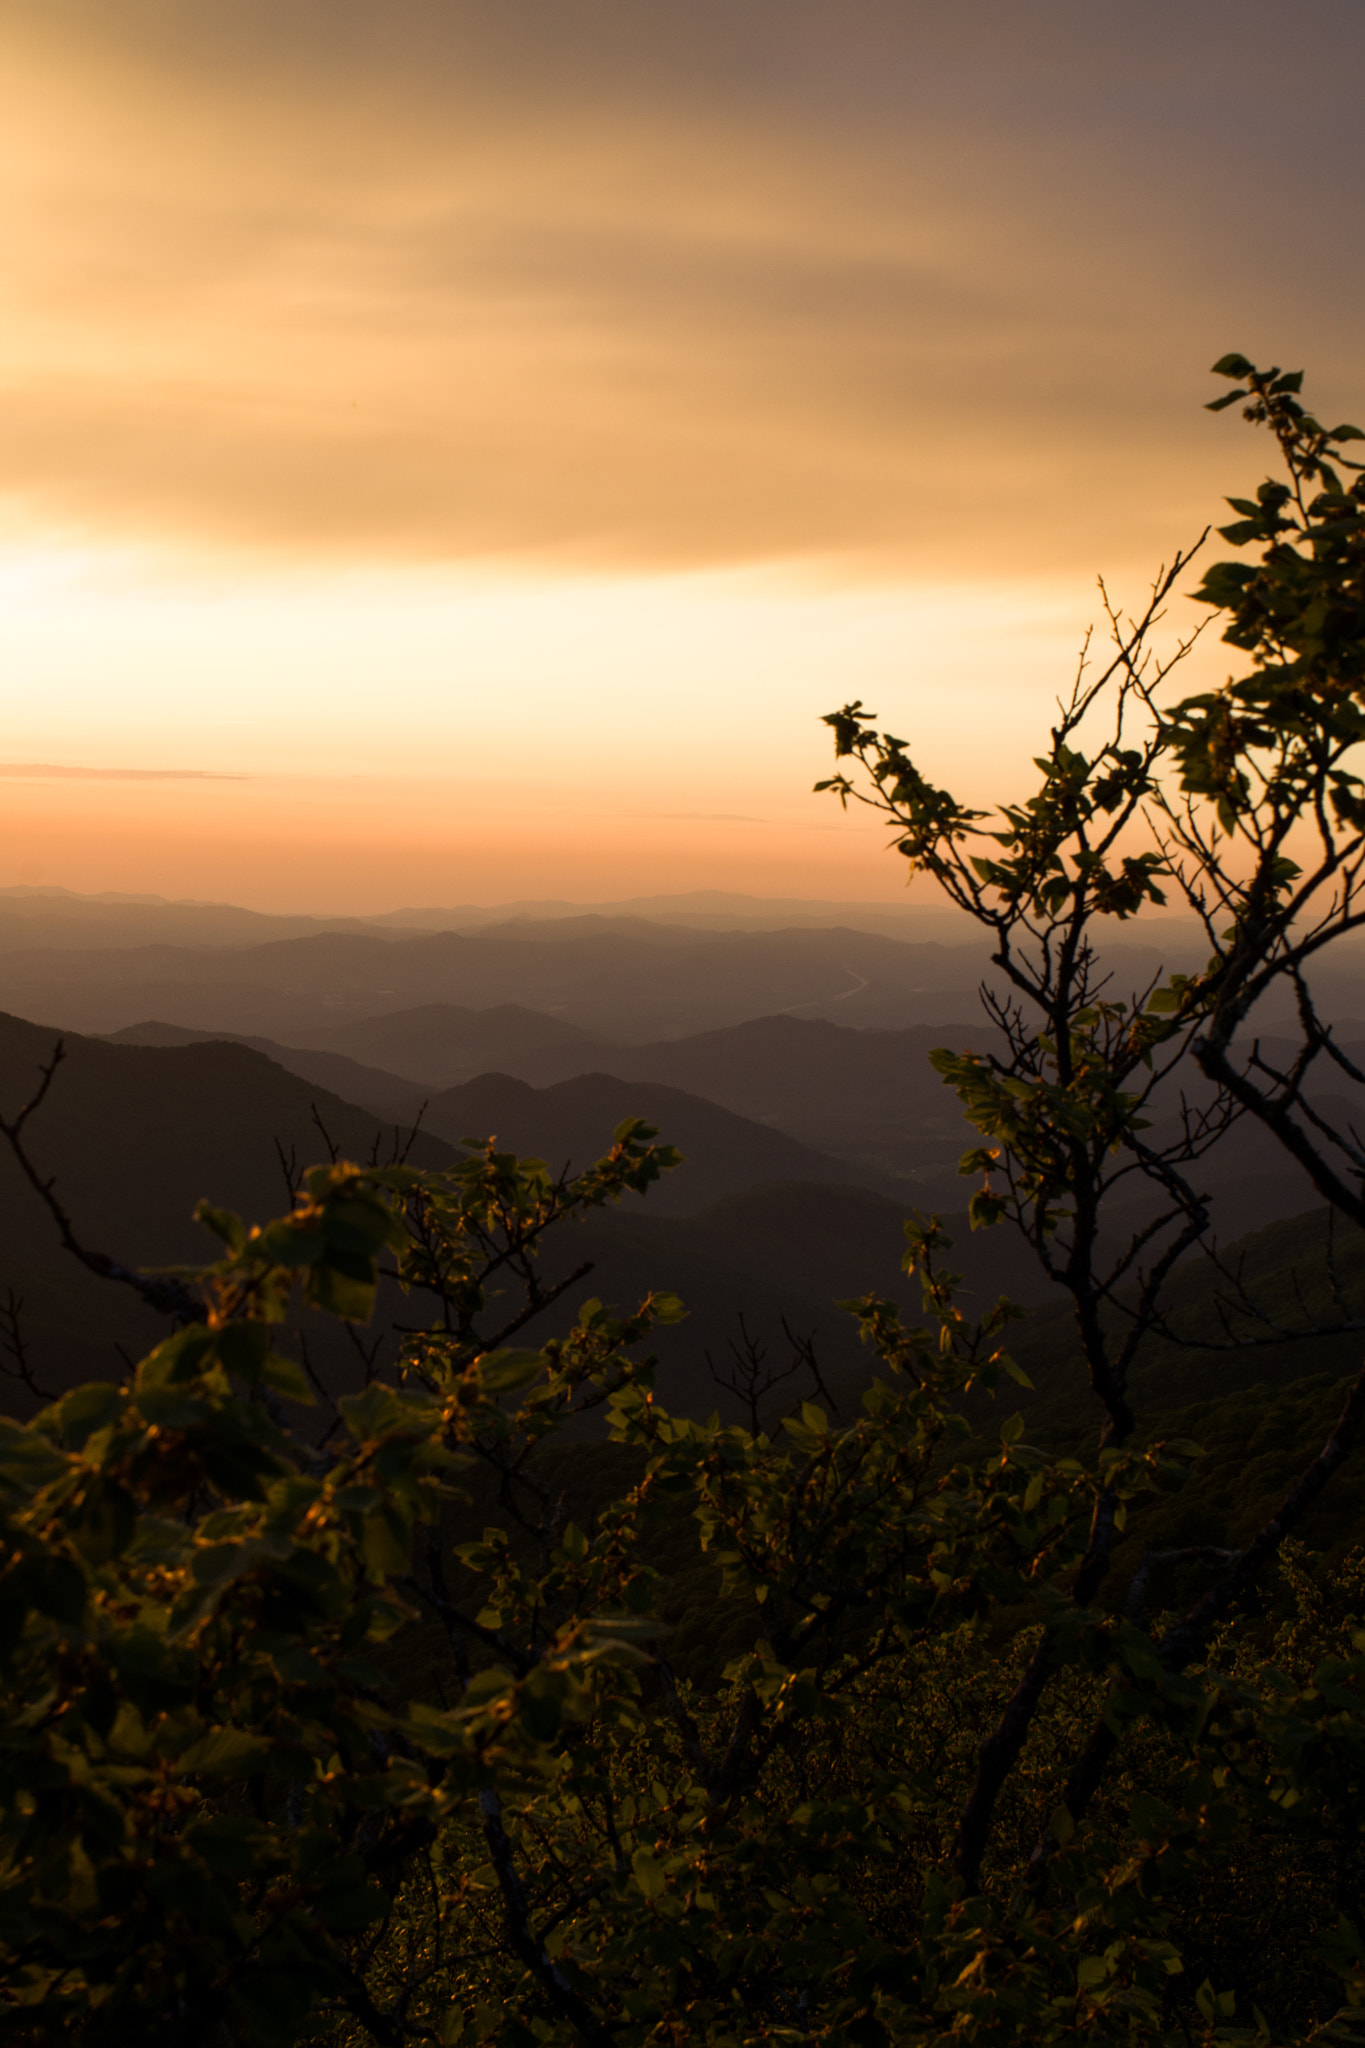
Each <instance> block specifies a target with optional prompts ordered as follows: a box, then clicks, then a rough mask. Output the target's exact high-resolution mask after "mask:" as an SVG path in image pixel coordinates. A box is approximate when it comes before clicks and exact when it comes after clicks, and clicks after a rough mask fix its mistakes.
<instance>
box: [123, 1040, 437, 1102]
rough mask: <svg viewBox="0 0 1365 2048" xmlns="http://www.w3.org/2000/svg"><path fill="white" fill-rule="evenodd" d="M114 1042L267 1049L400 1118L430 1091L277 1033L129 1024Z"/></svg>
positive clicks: (333, 1088)
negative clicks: (294, 1042)
mask: <svg viewBox="0 0 1365 2048" xmlns="http://www.w3.org/2000/svg"><path fill="white" fill-rule="evenodd" d="M109 1040H110V1043H111V1044H113V1045H210V1044H213V1043H215V1042H217V1043H226V1044H230V1045H245V1046H248V1047H249V1048H250V1049H251V1051H252V1052H260V1053H264V1054H265V1056H266V1058H267V1059H268V1060H271V1061H273V1062H274V1064H275V1065H276V1066H277V1067H283V1068H284V1070H285V1072H286V1073H287V1074H297V1075H298V1076H299V1079H300V1080H303V1081H311V1082H313V1083H314V1084H315V1085H316V1086H317V1087H319V1088H325V1089H327V1090H328V1091H329V1093H331V1094H333V1095H339V1096H342V1097H344V1099H345V1100H346V1101H347V1102H353V1103H356V1104H358V1105H359V1106H361V1107H362V1108H364V1109H368V1110H372V1111H373V1112H374V1114H375V1115H376V1116H382V1117H395V1118H397V1119H398V1120H399V1121H401V1122H408V1121H410V1120H411V1119H412V1118H413V1117H415V1116H416V1115H417V1113H418V1111H419V1110H420V1109H421V1107H422V1104H423V1103H424V1102H425V1101H426V1099H427V1097H428V1095H429V1094H430V1093H431V1090H430V1089H429V1088H422V1087H420V1086H418V1085H417V1084H416V1083H415V1082H413V1081H405V1080H404V1079H403V1077H402V1075H401V1074H389V1073H386V1072H385V1071H384V1070H383V1069H382V1068H380V1067H366V1066H362V1065H361V1063H360V1061H359V1060H352V1059H347V1057H346V1055H345V1054H344V1053H339V1052H314V1051H311V1050H310V1049H309V1048H307V1047H306V1046H293V1045H280V1044H279V1043H277V1041H276V1040H275V1039H273V1038H249V1037H239V1036H236V1035H234V1034H231V1033H225V1032H221V1031H193V1030H191V1029H190V1027H189V1025H187V1024H159V1023H157V1022H156V1021H155V1020H154V1019H153V1020H151V1021H149V1022H148V1023H146V1024H128V1025H126V1026H125V1027H124V1029H123V1030H122V1031H111V1032H110V1033H109Z"/></svg>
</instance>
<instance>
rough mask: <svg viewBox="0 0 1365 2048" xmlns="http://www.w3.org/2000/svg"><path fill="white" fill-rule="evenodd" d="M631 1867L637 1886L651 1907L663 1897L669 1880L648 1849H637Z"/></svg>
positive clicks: (631, 1860)
mask: <svg viewBox="0 0 1365 2048" xmlns="http://www.w3.org/2000/svg"><path fill="white" fill-rule="evenodd" d="M630 1867H631V1869H632V1871H633V1872H634V1873H635V1882H636V1884H637V1885H638V1886H639V1888H640V1890H641V1892H642V1893H643V1895H644V1897H645V1898H646V1899H648V1900H649V1902H650V1903H651V1905H652V1904H653V1902H654V1900H655V1899H658V1898H661V1897H662V1896H663V1893H664V1890H665V1887H666V1886H667V1884H668V1878H667V1876H666V1874H665V1872H664V1870H663V1868H662V1867H661V1865H659V1864H658V1863H656V1862H655V1860H654V1858H653V1857H652V1856H651V1855H650V1853H649V1851H648V1849H637V1850H636V1851H635V1854H634V1855H633V1856H632V1857H631V1859H630Z"/></svg>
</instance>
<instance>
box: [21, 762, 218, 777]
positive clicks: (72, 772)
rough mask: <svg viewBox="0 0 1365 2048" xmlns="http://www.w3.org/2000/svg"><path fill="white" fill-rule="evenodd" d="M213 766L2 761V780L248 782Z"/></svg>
mask: <svg viewBox="0 0 1365 2048" xmlns="http://www.w3.org/2000/svg"><path fill="white" fill-rule="evenodd" d="M248 780H250V778H249V777H248V776H245V775H220V774H217V773H215V772H214V771H213V770H212V769H209V768H64V767H58V766H56V765H55V764H54V763H53V762H51V761H0V781H4V782H18V781H36V782H246V781H248Z"/></svg>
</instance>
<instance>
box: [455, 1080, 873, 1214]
mask: <svg viewBox="0 0 1365 2048" xmlns="http://www.w3.org/2000/svg"><path fill="white" fill-rule="evenodd" d="M629 1116H642V1117H645V1118H646V1119H647V1120H648V1121H649V1122H650V1123H652V1124H653V1125H654V1126H655V1127H656V1129H658V1130H659V1132H660V1133H661V1135H662V1136H663V1137H664V1138H665V1139H666V1140H667V1141H668V1143H669V1144H672V1145H676V1146H677V1147H678V1149H679V1151H680V1152H681V1153H682V1154H683V1160H684V1164H683V1166H682V1167H681V1169H680V1170H679V1171H678V1172H676V1173H673V1174H670V1175H669V1176H668V1177H667V1179H666V1180H665V1181H664V1182H662V1184H661V1185H660V1186H659V1187H658V1188H656V1189H655V1190H654V1191H653V1192H652V1193H651V1195H650V1206H651V1209H652V1210H656V1211H663V1212H665V1213H675V1214H686V1213H689V1212H692V1211H695V1210H697V1209H701V1208H704V1207H706V1206H707V1205H709V1204H710V1203H712V1202H716V1201H719V1200H721V1199H722V1198H723V1197H725V1196H727V1195H732V1194H737V1193H738V1192H739V1191H740V1190H741V1189H743V1188H747V1187H752V1186H754V1185H755V1183H759V1182H768V1181H776V1180H803V1181H815V1182H825V1183H834V1184H838V1183H847V1182H849V1181H850V1180H851V1179H852V1180H856V1181H861V1183H862V1184H863V1185H864V1186H871V1187H873V1188H875V1189H877V1190H878V1191H879V1192H880V1193H882V1194H883V1195H885V1196H887V1197H889V1198H894V1197H896V1195H897V1193H898V1191H897V1189H896V1188H895V1186H894V1185H893V1184H892V1183H891V1182H889V1181H887V1180H885V1179H884V1178H883V1177H882V1176H880V1175H878V1174H876V1173H875V1172H872V1171H868V1172H864V1173H859V1172H858V1171H857V1169H856V1168H850V1167H849V1166H848V1165H847V1164H846V1163H845V1162H842V1161H840V1160H837V1159H832V1158H828V1157H826V1156H824V1155H822V1154H821V1153H818V1152H815V1151H813V1150H812V1149H811V1148H810V1147H809V1146H806V1145H801V1144H798V1143H797V1141H796V1140H795V1139H794V1138H789V1137H786V1136H785V1135H784V1134H783V1133H782V1132H781V1131H774V1130H769V1129H767V1128H766V1127H765V1126H764V1125H762V1124H759V1123H755V1122H753V1121H752V1120H751V1119H750V1118H748V1117H742V1116H736V1115H735V1114H734V1113H733V1111H731V1110H727V1109H722V1108H720V1107H719V1106H718V1105H717V1104H715V1103H711V1102H704V1101H703V1100H702V1099H701V1098H700V1097H699V1096H695V1095H689V1094H686V1093H685V1092H684V1091H683V1090H682V1089H680V1088H669V1087H665V1086H661V1085H660V1084H659V1083H658V1082H654V1081H623V1080H620V1079H619V1078H617V1077H616V1076H615V1075H612V1074H582V1075H578V1076H576V1077H575V1078H574V1079H573V1080H570V1081H559V1082H556V1083H555V1085H554V1086H553V1087H550V1088H532V1087H531V1086H530V1085H529V1083H527V1082H525V1081H518V1080H516V1079H514V1078H513V1077H512V1076H511V1075H510V1074H484V1075H481V1076H480V1077H479V1079H478V1080H476V1081H467V1082H465V1083H464V1084H463V1085H462V1086H461V1087H459V1088H450V1089H447V1090H446V1091H445V1092H444V1093H442V1094H440V1095H435V1096H433V1097H432V1099H431V1102H430V1103H429V1105H428V1107H427V1113H426V1119H425V1126H424V1127H425V1128H426V1129H429V1130H432V1131H435V1132H436V1133H437V1134H438V1135H439V1136H441V1137H443V1138H447V1139H449V1140H451V1141H452V1142H455V1143H458V1142H459V1141H460V1140H461V1139H463V1138H467V1137H484V1136H487V1135H490V1134H494V1133H495V1134H496V1136H497V1139H498V1143H499V1145H500V1146H502V1147H505V1148H506V1149H508V1150H509V1151H513V1152H520V1153H534V1154H535V1155H536V1157H538V1158H542V1159H545V1160H546V1161H547V1162H548V1163H549V1164H550V1165H551V1166H552V1167H554V1168H555V1169H556V1170H558V1169H559V1168H560V1167H561V1166H563V1165H565V1164H566V1163H572V1165H573V1167H574V1168H575V1169H576V1170H577V1169H581V1168H582V1167H584V1166H587V1165H588V1164H590V1163H591V1161H592V1160H593V1159H594V1158H596V1157H597V1156H598V1154H599V1153H600V1152H601V1150H602V1149H603V1134H604V1133H605V1134H607V1135H608V1136H609V1134H610V1132H611V1131H612V1130H614V1129H615V1127H616V1125H617V1124H619V1123H621V1122H622V1121H623V1120H624V1119H625V1118H626V1117H629Z"/></svg>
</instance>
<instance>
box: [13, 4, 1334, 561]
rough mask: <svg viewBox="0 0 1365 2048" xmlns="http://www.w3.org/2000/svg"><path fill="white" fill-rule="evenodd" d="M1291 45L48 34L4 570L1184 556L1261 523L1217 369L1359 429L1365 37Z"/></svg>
mask: <svg viewBox="0 0 1365 2048" xmlns="http://www.w3.org/2000/svg"><path fill="white" fill-rule="evenodd" d="M1285 21H1286V17H1285V16H1284V13H1283V9H1282V8H1272V7H1271V6H1269V5H1267V4H1264V0H1253V4H1249V5H1246V4H1242V5H1233V4H1231V0H1205V4H1203V5H1201V7H1200V8H1199V9H1197V10H1189V9H1187V8H1184V7H1177V6H1175V5H1173V4H1170V0H1154V4H1149V5H1147V6H1145V7H1144V8H1142V9H1134V8H1132V7H1131V6H1120V5H1117V4H1112V0H1064V4H1059V0H1045V4H1042V5H1039V6H1036V7H1031V8H1028V9H1021V8H1019V7H1018V5H1017V0H968V4H966V5H964V6H961V7H958V8H954V9H952V10H948V9H943V8H941V7H933V6H930V5H928V4H927V0H850V4H849V5H847V6H841V7H839V8H837V9H835V8H831V7H829V6H828V5H827V4H826V0H742V4H741V5H735V4H733V0H689V4H688V5H687V6H686V7H685V8H683V7H666V6H663V5H654V4H646V5H641V4H639V0H613V4H610V5H608V4H602V0H596V4H585V0H556V4H555V5H554V6H553V7H552V8H546V7H545V6H544V5H543V4H531V0H479V4H468V0H461V4H448V0H440V4H437V0H389V4H387V5H386V6H385V7H383V8H382V9H377V8H375V7H373V6H372V5H369V4H362V0H325V4H324V0H291V5H290V6H289V7H288V8H279V7H278V6H276V5H273V4H266V0H233V4H231V5H228V4H227V0H200V4H198V5H196V6H195V7H193V8H186V7H184V6H183V4H179V0H176V4H172V0H164V4H155V5H152V4H146V0H124V4H121V5H120V7H119V8H118V9H116V10H111V9H109V8H108V7H107V5H105V4H103V0H87V4H81V5H76V4H67V0H43V4H42V5H39V4H38V0H28V4H11V5H10V6H8V8H6V9H5V10H4V11H3V12H0V45H3V48H4V55H5V57H6V60H7V63H8V65H9V67H10V71H11V76H12V77H16V78H17V79H18V81H19V87H18V89H17V90H16V91H15V92H14V93H13V94H12V99H11V104H12V105H14V106H16V107H18V108H19V109H20V110H21V111H20V113H19V115H18V117H17V118H16V119H14V120H13V121H12V122H11V123H10V124H9V127H8V132H7V134H6V136H5V137H4V138H3V139H0V190H2V191H3V194H4V198H3V204H4V207H5V213H6V218H7V220H8V221H9V223H10V224H11V225H10V228H9V230H8V231H7V239H8V244H9V247H8V253H7V266H6V268H7V281H6V283H5V284H4V287H3V299H4V302H5V303H4V305H3V311H4V315H5V318H4V322H3V330H2V331H3V334H4V340H3V342H0V391H2V392H3V403H4V408H5V425H4V433H3V435H2V436H0V498H3V502H4V504H5V505H6V506H7V508H8V519H9V523H10V528H11V530H12V531H17V532H28V533H31V532H33V531H35V530H45V531H57V532H64V533H67V534H71V533H76V534H79V535H81V536H83V537H85V538H87V539H97V540H100V539H104V538H107V537H109V536H114V537H117V538H125V539H128V538H131V539H143V538H150V539H153V540H156V541H160V542H168V541H169V542H172V543H174V544H177V545H180V546H188V547H190V548H192V549H193V548H205V547H208V548H224V547H226V548H232V549H236V548H248V549H252V550H256V551H261V552H263V553H265V554H266V555H268V556H273V557H277V558H280V559H285V560H288V559H294V558H299V557H318V556H323V557H327V556H330V557H334V558H338V557H339V558H341V559H343V560H345V559H354V560H366V561H387V562H395V561H402V562H442V561H454V560H462V561H469V560H471V559H477V558H480V557H490V556H496V557H506V556H526V557H535V558H538V559H540V560H543V561H551V562H556V563H560V564H563V565H566V566H573V565H591V566H593V567H596V568H603V567H606V568H610V569H613V570H617V569H626V570H631V569H637V568H640V567H650V568H660V567H663V568H668V567H680V566H698V565H708V564H724V563H739V562H750V561H759V560H771V559H774V558H783V557H792V556H803V555H806V556H819V557H824V558H827V559H830V560H833V561H834V562H836V563H842V564H843V565H845V566H846V567H847V568H849V569H850V570H851V571H853V572H856V573H869V572H871V573H876V574H879V575H880V574H888V573H889V574H897V575H899V574H911V575H914V576H942V575H960V574H974V575H982V574H998V573H1001V572H1003V571H1008V572H1009V573H1011V574H1014V575H1020V574H1026V573H1030V572H1033V571H1038V570H1047V571H1054V570H1057V569H1058V568H1064V567H1070V566H1072V565H1074V564H1077V563H1085V564H1086V565H1087V566H1090V565H1094V564H1095V563H1096V561H1097V559H1113V557H1114V555H1115V553H1116V552H1117V553H1120V554H1122V555H1124V556H1125V557H1126V558H1133V557H1141V556H1145V555H1147V554H1153V555H1154V554H1159V553H1162V552H1168V551H1169V548H1170V547H1171V545H1173V543H1174V542H1175V541H1176V540H1178V539H1183V538H1186V537H1187V535H1188V533H1189V531H1190V530H1191V529H1192V528H1194V527H1195V526H1196V525H1197V524H1198V523H1202V520H1203V518H1205V517H1207V516H1208V512H1209V510H1210V509H1211V504H1212V502H1213V493H1214V491H1215V490H1216V489H1217V487H1218V485H1219V484H1222V485H1224V487H1227V488H1231V487H1233V486H1234V485H1235V484H1237V483H1238V482H1239V480H1240V479H1239V474H1238V467H1237V457H1236V456H1230V453H1229V435H1228V428H1227V423H1226V422H1225V421H1224V422H1214V421H1211V420H1207V419H1204V418H1203V417H1201V415H1200V413H1199V411H1198V401H1199V399H1200V398H1201V397H1202V396H1203V395H1204V389H1205V384H1206V381H1207V380H1206V379H1205V376H1204V370H1205V366H1206V364H1207V362H1208V361H1209V360H1210V359H1211V358H1212V356H1213V355H1214V354H1216V353H1218V352H1219V351H1221V350H1222V349H1223V348H1226V347H1241V348H1245V349H1248V350H1251V351H1259V350H1264V351H1266V352H1267V353H1272V352H1273V353H1276V354H1277V355H1278V357H1280V358H1285V357H1290V358H1292V359H1293V360H1295V361H1296V362H1297V361H1299V360H1301V359H1307V360H1308V361H1309V364H1310V368H1311V369H1312V370H1313V371H1314V373H1315V382H1316V386H1317V387H1318V388H1321V389H1323V390H1324V392H1325V395H1324V403H1325V404H1339V405H1340V407H1341V408H1342V409H1344V410H1349V405H1350V402H1351V398H1352V395H1353V394H1352V391H1351V389H1350V387H1349V385H1348V382H1347V379H1348V377H1354V378H1356V380H1357V381H1358V377H1359V372H1358V368H1357V364H1356V358H1355V353H1354V351H1355V337H1356V335H1357V333H1358V331H1359V323H1360V314H1361V310H1362V309H1361V305H1360V297H1361V292H1362V286H1361V285H1360V284H1359V283H1358V282H1356V280H1357V279H1359V278H1360V276H1361V275H1362V268H1361V265H1360V264H1359V262H1358V260H1356V257H1357V255H1358V251H1357V250H1356V248H1355V244H1356V243H1357V242H1358V240H1359V232H1360V231H1359V225H1358V206H1357V201H1356V195H1357V194H1358V192H1359V189H1360V181H1361V175H1362V171H1363V170H1365V164H1362V161H1361V157H1362V150H1363V149H1365V141H1363V140H1362V132H1361V125H1360V123H1359V121H1358V119H1357V118H1356V115H1355V110H1354V94H1355V85H1356V82H1357V81H1358V79H1359V77H1360V75H1361V74H1360V62H1361V58H1362V57H1363V56H1365V18H1362V16H1361V13H1360V10H1359V8H1358V6H1357V5H1356V4H1355V0H1318V4H1316V5H1315V7H1314V8H1313V9H1312V10H1311V12H1309V13H1306V14H1303V15H1301V16H1300V17H1298V18H1297V19H1296V23H1295V39H1294V41H1293V43H1292V44H1286V42H1285V40H1284V36H1283V30H1284V25H1285ZM1356 402H1357V404H1359V396H1358V395H1357V399H1356ZM1237 455H1239V456H1240V457H1241V463H1242V466H1243V467H1245V464H1246V457H1245V455H1244V454H1242V451H1240V450H1239V451H1237Z"/></svg>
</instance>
